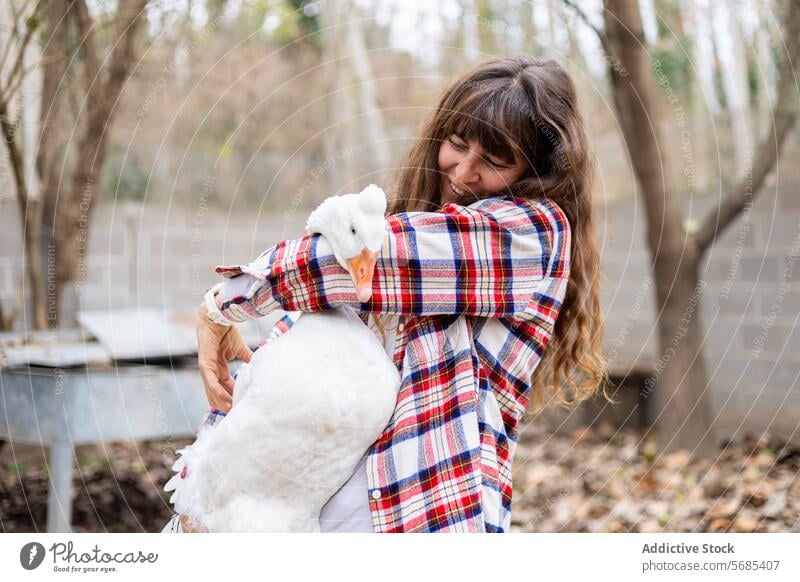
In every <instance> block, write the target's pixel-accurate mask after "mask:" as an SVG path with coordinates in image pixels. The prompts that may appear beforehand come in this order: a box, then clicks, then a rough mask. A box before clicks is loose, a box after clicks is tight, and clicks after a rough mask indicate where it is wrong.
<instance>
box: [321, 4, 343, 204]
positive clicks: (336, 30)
mask: <svg viewBox="0 0 800 582" xmlns="http://www.w3.org/2000/svg"><path fill="white" fill-rule="evenodd" d="M321 10H322V14H321V21H322V29H323V34H324V39H325V51H324V56H323V58H324V59H325V64H324V72H325V92H326V99H325V105H326V112H327V127H326V128H325V159H326V160H335V159H336V151H337V150H338V149H339V143H340V141H339V139H338V134H339V132H340V131H341V128H340V127H338V126H337V125H336V124H337V120H338V119H339V116H340V109H341V107H342V96H341V93H340V92H339V83H340V80H339V74H338V72H339V61H338V58H339V34H340V26H339V0H328V1H327V2H325V3H324V4H322V7H321ZM325 177H326V178H327V179H326V184H327V189H328V192H329V193H331V194H332V193H334V192H336V191H337V189H338V188H339V187H341V184H342V172H341V168H339V167H338V166H337V164H335V163H332V164H330V169H329V170H328V171H327V173H326V176H325Z"/></svg>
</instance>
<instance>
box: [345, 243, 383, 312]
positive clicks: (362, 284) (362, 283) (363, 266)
mask: <svg viewBox="0 0 800 582" xmlns="http://www.w3.org/2000/svg"><path fill="white" fill-rule="evenodd" d="M377 262H378V253H373V252H372V251H371V250H369V249H368V248H366V247H364V250H363V251H361V254H360V255H358V256H356V257H353V258H352V259H350V260H349V261H347V266H348V267H350V276H351V277H352V278H353V284H355V286H356V295H358V300H359V301H360V302H361V303H366V302H367V301H369V300H370V298H371V297H372V276H373V275H374V274H375V264H376V263H377Z"/></svg>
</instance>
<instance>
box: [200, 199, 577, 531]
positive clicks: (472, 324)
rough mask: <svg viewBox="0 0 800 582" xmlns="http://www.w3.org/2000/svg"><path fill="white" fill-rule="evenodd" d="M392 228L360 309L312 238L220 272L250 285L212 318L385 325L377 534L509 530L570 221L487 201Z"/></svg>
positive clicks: (550, 208) (532, 204) (544, 210)
mask: <svg viewBox="0 0 800 582" xmlns="http://www.w3.org/2000/svg"><path fill="white" fill-rule="evenodd" d="M387 225H388V226H387V232H388V236H387V237H386V239H385V241H384V246H383V249H382V251H381V257H380V258H379V260H378V264H377V266H376V268H375V278H374V282H373V295H372V299H371V300H370V301H369V302H368V303H364V304H361V303H359V302H358V300H357V299H356V293H355V289H354V287H353V284H352V281H351V279H350V277H349V275H348V274H347V272H346V271H345V270H344V269H343V268H342V267H341V266H340V265H339V264H338V263H337V262H336V259H335V257H334V256H333V252H332V250H331V248H330V245H329V244H328V242H327V241H326V240H325V239H324V238H322V237H320V236H319V235H310V236H305V237H303V238H300V239H296V240H289V241H283V242H280V243H278V244H277V245H276V246H274V247H272V248H270V249H268V250H267V251H265V252H264V253H262V254H261V256H259V257H258V258H257V259H256V260H255V261H253V262H251V263H249V264H246V265H236V266H229V267H217V268H216V272H217V273H219V274H221V275H223V276H225V277H232V276H235V275H238V274H241V273H249V274H251V275H253V276H254V277H256V278H257V279H258V281H256V282H255V283H254V284H253V285H252V286H251V288H250V289H249V290H248V291H247V292H246V293H245V294H244V295H241V296H237V297H233V298H232V299H230V300H229V301H226V302H225V303H224V304H223V305H222V308H221V311H222V313H223V315H224V316H225V317H227V318H228V319H230V320H231V321H244V320H245V319H248V318H253V317H260V316H262V315H265V314H267V313H269V312H271V311H274V310H276V309H283V310H285V311H289V312H307V311H318V310H323V309H329V308H333V307H337V306H339V305H350V306H352V307H353V308H354V309H356V310H357V311H359V312H360V313H362V314H363V313H372V314H391V315H394V316H395V318H394V321H395V322H396V323H399V324H400V325H399V327H398V328H397V334H398V335H397V341H396V342H395V346H396V349H395V353H394V354H393V359H394V362H395V363H396V364H397V365H398V368H399V369H400V370H401V374H402V383H401V386H400V391H399V394H398V398H397V406H396V408H395V411H394V414H393V416H392V418H391V420H390V422H389V425H388V426H387V427H386V429H385V430H384V432H383V434H382V435H381V436H380V438H379V439H378V440H377V441H376V442H375V444H374V445H373V446H372V448H371V449H370V451H369V455H368V459H367V478H368V482H369V487H370V505H371V509H372V518H373V526H374V529H375V531H380V532H410V531H489V532H501V531H507V530H508V528H509V525H510V522H511V462H512V459H513V456H514V447H515V444H516V442H517V437H518V434H517V433H518V428H519V421H520V419H521V417H522V415H523V413H524V412H525V409H526V408H527V405H528V400H529V397H530V393H531V389H532V387H531V383H530V378H531V374H532V373H533V371H534V370H535V368H536V366H537V364H538V363H539V361H540V359H541V356H542V353H543V350H544V349H545V346H546V345H547V343H548V340H549V339H550V337H551V335H552V333H553V329H554V326H555V322H556V318H557V317H558V312H559V309H560V308H561V302H562V301H563V299H564V295H565V293H566V287H567V279H568V277H569V257H570V244H571V243H570V236H571V235H570V227H569V223H568V221H567V217H566V215H565V214H564V213H563V211H562V210H561V209H560V208H559V207H558V206H557V205H556V204H555V203H554V202H553V201H551V200H549V199H547V198H541V199H538V200H534V201H528V200H523V199H521V198H513V197H495V198H489V199H485V200H482V201H479V202H476V203H474V204H472V205H470V206H467V207H464V206H459V205H456V204H448V205H446V206H445V207H444V208H443V209H442V212H435V213H433V212H429V213H425V212H409V213H402V214H397V215H393V216H389V217H388V218H387ZM297 316H298V314H291V313H290V314H289V315H288V316H287V317H285V318H284V319H283V320H281V322H279V324H278V325H277V326H276V329H275V330H274V331H273V336H277V335H280V334H281V333H284V332H285V331H286V330H287V329H289V328H290V327H291V324H292V323H293V321H295V320H296V317H297Z"/></svg>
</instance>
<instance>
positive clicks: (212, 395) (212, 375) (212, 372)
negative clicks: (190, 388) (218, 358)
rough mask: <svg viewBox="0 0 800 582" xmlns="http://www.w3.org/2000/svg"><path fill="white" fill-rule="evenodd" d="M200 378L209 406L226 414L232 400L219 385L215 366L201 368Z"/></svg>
mask: <svg viewBox="0 0 800 582" xmlns="http://www.w3.org/2000/svg"><path fill="white" fill-rule="evenodd" d="M226 367H227V366H226ZM200 377H201V378H202V379H203V386H204V387H205V390H206V399H207V400H208V403H209V405H211V407H213V408H217V409H219V410H221V411H223V412H228V411H229V410H230V409H231V406H232V404H233V399H232V398H231V395H230V393H229V392H228V391H227V390H226V389H225V387H224V386H223V385H222V383H220V380H219V371H218V369H217V366H216V364H215V363H214V364H212V365H210V366H209V365H203V366H201V367H200Z"/></svg>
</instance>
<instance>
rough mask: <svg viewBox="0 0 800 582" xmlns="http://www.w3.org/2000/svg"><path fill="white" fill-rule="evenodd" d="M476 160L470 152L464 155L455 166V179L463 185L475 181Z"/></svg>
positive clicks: (476, 177) (476, 176) (476, 174)
mask: <svg viewBox="0 0 800 582" xmlns="http://www.w3.org/2000/svg"><path fill="white" fill-rule="evenodd" d="M477 168H478V165H477V160H476V159H475V156H474V155H473V154H472V153H469V154H467V155H466V156H464V157H463V158H462V159H461V160H460V161H459V162H458V165H457V166H456V180H458V181H459V182H461V183H462V184H464V185H467V184H470V183H472V182H476V181H477V179H478V172H477Z"/></svg>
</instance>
